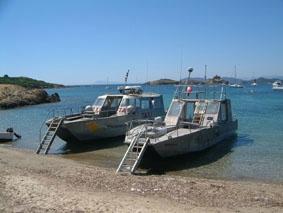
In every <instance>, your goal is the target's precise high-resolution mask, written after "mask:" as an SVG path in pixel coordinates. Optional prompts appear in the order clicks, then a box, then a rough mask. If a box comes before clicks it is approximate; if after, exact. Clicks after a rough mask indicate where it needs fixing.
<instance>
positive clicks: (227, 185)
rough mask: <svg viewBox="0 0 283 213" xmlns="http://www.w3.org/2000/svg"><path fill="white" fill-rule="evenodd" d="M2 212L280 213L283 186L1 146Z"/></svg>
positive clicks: (0, 188)
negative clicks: (132, 171) (121, 170)
mask: <svg viewBox="0 0 283 213" xmlns="http://www.w3.org/2000/svg"><path fill="white" fill-rule="evenodd" d="M0 171H1V173H0V212H46V211H49V212H70V211H75V212H78V211H82V212H282V211H283V184H274V183H273V184H271V183H270V184H267V183H261V182H249V181H223V180H211V179H200V178H191V177H179V176H168V175H161V176H156V175H150V176H145V175H142V176H137V175H135V176H134V175H116V174H115V171H114V170H113V169H106V168H100V167H95V166H90V165H85V164H81V163H78V162H75V161H72V160H68V159H62V158H60V157H58V156H54V155H53V156H52V155H49V156H42V155H35V154H34V153H32V152H29V151H22V150H15V149H7V148H3V147H0Z"/></svg>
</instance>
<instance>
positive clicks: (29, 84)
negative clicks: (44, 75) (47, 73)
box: [0, 75, 64, 89]
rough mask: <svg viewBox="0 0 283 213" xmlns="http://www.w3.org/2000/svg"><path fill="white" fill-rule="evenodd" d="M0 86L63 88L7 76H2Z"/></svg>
mask: <svg viewBox="0 0 283 213" xmlns="http://www.w3.org/2000/svg"><path fill="white" fill-rule="evenodd" d="M0 84H14V85H18V86H22V87H25V88H30V89H35V88H36V89H44V88H58V87H64V85H61V84H52V83H47V82H45V81H40V80H35V79H32V78H28V77H9V76H8V75H4V76H3V77H0Z"/></svg>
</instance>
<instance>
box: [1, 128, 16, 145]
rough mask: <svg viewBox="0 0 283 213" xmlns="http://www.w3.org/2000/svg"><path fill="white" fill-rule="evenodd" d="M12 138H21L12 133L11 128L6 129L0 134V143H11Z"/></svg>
mask: <svg viewBox="0 0 283 213" xmlns="http://www.w3.org/2000/svg"><path fill="white" fill-rule="evenodd" d="M14 136H15V137H16V138H21V136H20V135H18V134H17V133H15V132H14V130H13V128H8V129H7V130H6V132H0V141H1V142H6V141H12V140H14Z"/></svg>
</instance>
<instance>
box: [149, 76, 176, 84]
mask: <svg viewBox="0 0 283 213" xmlns="http://www.w3.org/2000/svg"><path fill="white" fill-rule="evenodd" d="M145 84H147V85H168V84H179V81H175V80H172V79H166V78H164V79H159V80H155V81H148V82H146V83H145Z"/></svg>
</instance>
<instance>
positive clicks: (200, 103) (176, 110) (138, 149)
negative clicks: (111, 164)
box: [117, 85, 238, 173]
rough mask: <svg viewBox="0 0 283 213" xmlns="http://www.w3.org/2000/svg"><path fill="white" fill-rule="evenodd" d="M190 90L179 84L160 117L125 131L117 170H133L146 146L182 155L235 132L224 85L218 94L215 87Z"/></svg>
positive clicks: (229, 102)
mask: <svg viewBox="0 0 283 213" xmlns="http://www.w3.org/2000/svg"><path fill="white" fill-rule="evenodd" d="M218 88H219V89H220V87H218ZM194 89H195V90H197V88H194ZM194 89H193V91H194ZM193 91H192V87H191V86H188V85H181V86H179V87H178V88H177V91H176V93H175V96H174V98H173V100H172V102H171V105H170V107H169V110H168V112H167V114H166V116H165V119H164V121H162V119H161V118H156V119H155V120H154V121H149V122H148V123H147V124H141V125H138V126H136V127H133V128H131V129H130V130H129V131H128V132H127V134H126V138H125V143H126V144H129V147H128V150H127V152H126V154H125V155H124V157H123V159H122V161H121V163H120V165H119V167H118V169H117V172H121V171H123V172H131V173H134V172H135V170H136V169H137V167H138V165H139V163H140V161H141V158H142V157H143V154H144V153H145V151H146V150H147V149H149V150H153V151H154V152H156V153H157V154H158V155H159V156H161V157H171V156H176V155H183V154H188V153H191V152H198V151H201V150H204V149H207V148H209V147H211V146H213V145H215V144H217V143H219V142H221V141H223V140H224V139H226V138H228V137H231V136H233V135H234V134H235V133H236V130H237V128H238V121H237V120H236V119H234V118H233V117H232V109H231V101H230V99H228V98H226V92H225V87H224V86H222V87H221V91H219V97H216V96H215V90H213V92H212V93H209V91H207V90H206V91H195V92H193ZM209 94H211V96H210V95H209Z"/></svg>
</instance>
